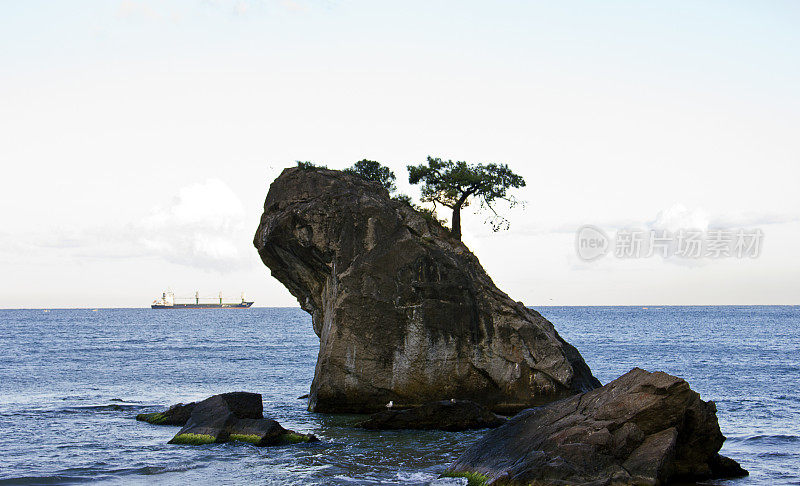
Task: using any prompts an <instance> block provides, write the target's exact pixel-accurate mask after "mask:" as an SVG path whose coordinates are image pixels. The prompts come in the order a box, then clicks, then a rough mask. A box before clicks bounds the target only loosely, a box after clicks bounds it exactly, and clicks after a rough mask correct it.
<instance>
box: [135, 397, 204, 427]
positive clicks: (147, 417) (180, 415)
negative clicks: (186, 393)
mask: <svg viewBox="0 0 800 486" xmlns="http://www.w3.org/2000/svg"><path fill="white" fill-rule="evenodd" d="M195 405H197V403H196V402H192V403H187V404H185V405H184V404H183V403H178V404H175V405H173V406H171V407H169V408H168V409H166V410H164V411H163V412H156V413H140V414H139V415H137V416H136V420H139V421H142V422H147V423H149V424H153V425H185V424H186V421H187V420H189V416H190V415H191V414H192V410H194V407H195Z"/></svg>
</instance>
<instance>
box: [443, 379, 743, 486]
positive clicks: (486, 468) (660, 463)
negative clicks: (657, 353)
mask: <svg viewBox="0 0 800 486" xmlns="http://www.w3.org/2000/svg"><path fill="white" fill-rule="evenodd" d="M724 440H725V437H724V436H723V435H722V432H720V429H719V424H718V422H717V414H716V407H715V405H714V402H710V401H709V402H705V401H703V400H701V399H700V395H698V394H697V393H696V392H694V391H692V390H691V389H690V388H689V384H688V383H686V382H685V381H684V380H682V379H680V378H676V377H674V376H671V375H668V374H666V373H661V372H655V373H649V372H647V371H644V370H641V369H638V368H635V369H633V370H632V371H630V372H628V373H626V374H625V375H623V376H621V377H620V378H617V379H616V380H614V381H612V382H611V383H609V384H608V385H606V386H604V387H602V388H598V389H596V390H592V391H590V392H588V393H584V394H580V395H575V396H573V397H570V398H566V399H564V400H560V401H558V402H554V403H551V404H549V405H546V406H543V407H540V408H533V409H530V410H526V411H523V412H521V413H519V414H517V415H516V416H515V417H513V418H512V419H511V420H509V421H508V423H506V424H505V425H503V426H501V427H499V428H497V429H494V430H492V431H490V432H488V433H487V434H486V435H485V436H483V437H482V438H481V439H480V440H479V441H478V442H476V443H475V444H473V445H472V446H471V447H470V448H469V449H467V451H466V452H465V453H464V454H463V455H462V456H461V457H460V458H459V459H458V460H457V461H456V462H455V464H453V465H452V466H451V467H450V470H449V471H448V472H447V473H446V475H454V476H459V475H463V476H465V477H470V478H472V480H473V482H476V483H481V484H494V485H528V484H537V485H542V486H544V485H564V484H587V485H588V484H591V485H598V486H599V485H661V484H668V483H671V482H676V481H680V482H686V483H692V482H694V481H698V480H705V479H710V478H721V477H736V476H743V475H746V474H747V472H746V471H745V470H744V469H742V468H741V467H740V466H739V464H738V463H736V461H734V460H732V459H729V458H726V457H723V456H721V455H720V454H719V450H720V447H722V443H723V441H724ZM471 484H472V483H471Z"/></svg>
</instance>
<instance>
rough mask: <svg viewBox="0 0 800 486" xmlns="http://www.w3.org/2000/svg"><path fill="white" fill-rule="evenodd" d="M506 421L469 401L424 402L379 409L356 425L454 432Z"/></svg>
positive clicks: (369, 427) (487, 426)
mask: <svg viewBox="0 0 800 486" xmlns="http://www.w3.org/2000/svg"><path fill="white" fill-rule="evenodd" d="M506 422H507V420H506V419H505V418H503V417H501V416H499V415H497V414H495V413H493V412H491V411H490V410H489V409H487V408H486V407H484V406H482V405H478V404H477V403H475V402H473V401H470V400H442V401H439V402H428V403H425V404H422V405H420V406H417V407H412V408H408V409H404V410H397V409H389V410H386V411H384V412H379V413H376V414H375V415H373V416H372V417H370V418H369V419H367V420H365V421H364V422H361V423H360V424H358V426H359V427H363V428H365V429H380V430H393V429H426V430H431V429H436V430H447V431H450V432H455V431H459V430H469V429H485V428H493V427H499V426H501V425H503V424H505V423H506Z"/></svg>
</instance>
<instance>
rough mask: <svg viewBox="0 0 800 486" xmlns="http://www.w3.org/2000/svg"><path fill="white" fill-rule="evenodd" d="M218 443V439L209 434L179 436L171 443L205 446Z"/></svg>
mask: <svg viewBox="0 0 800 486" xmlns="http://www.w3.org/2000/svg"><path fill="white" fill-rule="evenodd" d="M214 442H217V438H216V437H214V436H212V435H207V434H191V433H189V434H178V435H176V436H175V437H173V438H172V440H170V441H169V443H170V444H188V445H204V444H213V443H214Z"/></svg>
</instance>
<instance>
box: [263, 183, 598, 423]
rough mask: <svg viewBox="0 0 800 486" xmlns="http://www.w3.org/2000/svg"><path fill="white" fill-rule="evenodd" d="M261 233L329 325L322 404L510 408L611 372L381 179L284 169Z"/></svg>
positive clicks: (318, 323)
mask: <svg viewBox="0 0 800 486" xmlns="http://www.w3.org/2000/svg"><path fill="white" fill-rule="evenodd" d="M254 245H255V246H256V248H257V249H258V253H259V255H260V256H261V259H262V261H263V262H264V264H266V265H267V266H268V267H269V268H270V270H271V271H272V275H273V276H274V277H275V278H276V279H278V280H279V281H280V282H281V283H283V284H284V285H285V286H286V287H287V288H288V289H289V291H290V292H291V293H292V294H293V295H294V296H295V297H296V298H297V300H298V302H299V303H300V306H301V307H302V308H303V309H304V310H306V311H307V312H309V313H310V314H311V316H312V323H313V328H314V332H315V333H316V334H317V336H319V338H320V352H319V356H318V358H317V365H316V371H315V374H314V380H313V382H312V384H311V393H310V397H309V405H308V406H309V409H310V410H312V411H317V412H355V413H366V412H377V411H381V410H383V409H384V408H385V405H386V404H387V403H388V402H390V401H392V402H393V403H394V404H395V405H396V406H399V407H408V406H414V405H421V404H423V403H425V402H430V401H436V400H443V399H448V398H452V397H455V398H459V399H469V400H473V401H475V402H477V403H480V404H483V405H486V406H488V407H490V408H492V409H493V410H495V411H498V412H506V411H516V410H520V409H522V408H527V407H530V406H535V405H541V404H544V403H548V402H551V401H553V400H556V399H559V398H563V397H567V396H570V395H573V394H575V393H579V392H585V391H588V390H591V389H593V388H595V387H598V386H600V383H599V382H598V381H597V379H595V378H594V377H593V376H592V374H591V371H590V370H589V367H588V366H587V365H586V363H585V362H584V361H583V358H582V357H581V355H580V354H579V353H578V351H577V350H576V349H575V348H574V347H572V346H570V345H569V344H568V343H567V342H565V341H564V340H563V339H562V338H561V337H560V336H559V335H558V333H557V332H556V330H555V329H554V327H553V325H552V324H551V323H550V322H548V321H547V320H546V319H545V318H543V317H542V316H541V315H539V313H537V312H536V311H534V310H531V309H528V308H526V307H525V306H524V305H523V304H522V303H521V302H515V301H513V300H512V299H511V298H509V297H508V296H507V295H506V294H505V293H503V292H502V291H500V290H499V289H498V288H497V287H495V285H494V283H493V282H492V280H491V278H489V276H488V275H487V274H486V272H485V271H484V270H483V267H481V265H480V262H479V261H478V259H477V258H476V257H475V255H473V254H472V253H471V252H470V251H469V249H468V248H467V247H466V246H464V244H463V243H462V242H460V241H458V240H456V239H454V238H451V237H450V236H449V233H448V231H447V229H445V228H444V227H442V226H441V224H439V223H438V222H437V221H435V220H432V219H431V218H426V217H425V216H424V215H422V214H420V213H419V212H417V211H415V210H414V209H413V208H412V207H411V206H409V205H408V204H407V203H405V202H402V201H398V200H393V199H391V198H390V197H389V193H388V192H387V191H386V190H385V189H384V188H382V187H381V186H380V185H378V184H376V183H372V182H368V181H365V180H363V179H361V178H359V177H358V176H355V175H351V174H346V173H343V172H340V171H334V170H327V169H301V168H292V169H286V170H284V171H283V173H282V174H281V175H280V176H279V177H278V178H277V179H276V180H275V181H274V182H273V183H272V185H271V186H270V189H269V193H268V194H267V198H266V201H265V202H264V213H263V215H262V216H261V223H260V225H259V227H258V230H257V231H256V234H255V238H254Z"/></svg>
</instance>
